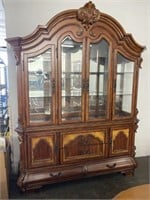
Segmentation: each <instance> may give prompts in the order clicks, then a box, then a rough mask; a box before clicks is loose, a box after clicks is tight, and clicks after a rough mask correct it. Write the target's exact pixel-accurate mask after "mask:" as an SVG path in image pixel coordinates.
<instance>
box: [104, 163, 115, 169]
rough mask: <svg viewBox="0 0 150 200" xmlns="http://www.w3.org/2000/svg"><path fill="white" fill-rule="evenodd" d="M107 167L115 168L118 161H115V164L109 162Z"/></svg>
mask: <svg viewBox="0 0 150 200" xmlns="http://www.w3.org/2000/svg"><path fill="white" fill-rule="evenodd" d="M106 167H108V168H111V169H112V168H115V167H116V163H114V164H112V165H109V164H107V165H106Z"/></svg>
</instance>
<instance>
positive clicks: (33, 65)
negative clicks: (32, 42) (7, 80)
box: [28, 49, 52, 122]
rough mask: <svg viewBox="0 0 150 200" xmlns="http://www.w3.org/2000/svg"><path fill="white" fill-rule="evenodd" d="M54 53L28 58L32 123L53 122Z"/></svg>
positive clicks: (49, 51) (49, 50)
mask: <svg viewBox="0 0 150 200" xmlns="http://www.w3.org/2000/svg"><path fill="white" fill-rule="evenodd" d="M51 54H52V51H51V49H48V50H47V51H45V52H44V53H43V54H40V55H38V56H35V57H32V58H28V81H29V115H30V122H44V121H50V120H51V114H52V113H51V105H52V91H51V67H52V59H51V58H52V55H51Z"/></svg>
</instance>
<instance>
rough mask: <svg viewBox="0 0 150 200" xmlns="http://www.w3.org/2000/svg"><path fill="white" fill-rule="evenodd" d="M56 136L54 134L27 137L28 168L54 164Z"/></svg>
mask: <svg viewBox="0 0 150 200" xmlns="http://www.w3.org/2000/svg"><path fill="white" fill-rule="evenodd" d="M55 149H56V135H55V133H51V134H45V133H40V135H38V134H37V135H34V136H33V135H30V136H29V137H28V151H29V152H28V155H29V157H28V166H29V167H40V166H47V165H51V164H56V156H57V154H56V152H55Z"/></svg>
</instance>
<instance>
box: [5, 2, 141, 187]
mask: <svg viewBox="0 0 150 200" xmlns="http://www.w3.org/2000/svg"><path fill="white" fill-rule="evenodd" d="M6 40H7V42H8V43H10V44H11V46H12V47H13V50H14V52H15V57H16V61H17V74H18V110H19V112H18V127H17V128H16V131H17V133H18V135H19V140H20V154H21V155H20V175H19V178H18V185H19V187H20V188H21V190H23V191H25V190H29V189H33V188H39V187H41V186H42V185H44V184H49V183H55V182H60V181H67V180H72V179H77V178H83V177H89V176H95V175H99V174H105V173H112V172H121V173H125V174H127V173H133V172H134V169H135V167H136V162H135V159H134V156H135V145H134V137H135V132H136V129H137V123H138V120H137V113H138V111H137V108H136V102H137V88H138V87H137V86H138V74H139V68H140V64H141V60H142V59H141V57H140V56H141V52H142V51H143V49H144V47H143V46H140V45H139V44H137V43H136V42H135V40H134V39H133V37H132V36H131V34H127V33H126V32H125V31H124V29H123V28H122V26H121V25H120V24H119V23H118V22H117V21H116V20H115V19H114V18H112V17H111V16H109V15H107V14H104V13H102V12H100V11H99V10H97V9H96V8H95V5H94V4H93V3H92V2H88V3H86V4H85V5H84V6H83V7H81V8H79V9H73V10H67V11H64V12H61V13H59V14H58V15H56V16H55V17H53V18H52V19H51V20H50V21H49V22H48V23H47V25H46V26H38V27H37V29H36V30H35V31H34V32H33V33H32V34H30V35H28V36H26V37H15V38H8V39H6Z"/></svg>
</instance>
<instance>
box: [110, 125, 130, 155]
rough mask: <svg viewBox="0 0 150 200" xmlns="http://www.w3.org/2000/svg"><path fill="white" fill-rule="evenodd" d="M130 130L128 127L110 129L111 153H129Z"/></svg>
mask: <svg viewBox="0 0 150 200" xmlns="http://www.w3.org/2000/svg"><path fill="white" fill-rule="evenodd" d="M130 132H131V130H130V129H129V128H121V129H112V130H111V150H110V154H111V155H124V154H129V153H130V151H131V133H130Z"/></svg>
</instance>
